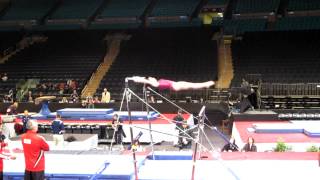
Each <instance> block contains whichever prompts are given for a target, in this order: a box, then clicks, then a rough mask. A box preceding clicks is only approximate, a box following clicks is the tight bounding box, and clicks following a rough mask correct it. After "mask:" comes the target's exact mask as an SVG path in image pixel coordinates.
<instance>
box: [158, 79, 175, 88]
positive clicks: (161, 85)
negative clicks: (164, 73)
mask: <svg viewBox="0 0 320 180" xmlns="http://www.w3.org/2000/svg"><path fill="white" fill-rule="evenodd" d="M158 83H159V87H158V88H159V89H160V90H164V89H171V90H173V87H172V84H173V81H170V80H167V79H159V81H158Z"/></svg>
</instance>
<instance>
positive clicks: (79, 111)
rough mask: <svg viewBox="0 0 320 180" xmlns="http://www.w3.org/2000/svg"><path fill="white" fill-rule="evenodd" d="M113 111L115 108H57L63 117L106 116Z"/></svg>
mask: <svg viewBox="0 0 320 180" xmlns="http://www.w3.org/2000/svg"><path fill="white" fill-rule="evenodd" d="M110 113H113V109H86V108H64V109H59V110H57V114H59V115H61V116H62V117H63V116H65V117H68V116H83V117H87V116H104V115H107V114H110Z"/></svg>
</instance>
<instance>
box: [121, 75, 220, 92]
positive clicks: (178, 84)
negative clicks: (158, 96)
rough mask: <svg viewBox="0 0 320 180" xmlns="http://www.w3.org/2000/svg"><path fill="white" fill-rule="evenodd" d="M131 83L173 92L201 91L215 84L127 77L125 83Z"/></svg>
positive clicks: (211, 82) (210, 82)
mask: <svg viewBox="0 0 320 180" xmlns="http://www.w3.org/2000/svg"><path fill="white" fill-rule="evenodd" d="M128 81H133V82H135V83H141V84H149V85H151V86H153V87H156V88H159V89H161V90H163V89H170V90H173V91H181V90H189V89H203V88H209V87H210V86H213V85H214V84H215V83H214V81H207V82H200V83H194V82H186V81H171V80H167V79H159V80H157V79H156V78H154V77H147V78H146V77H141V76H133V77H127V78H126V82H128Z"/></svg>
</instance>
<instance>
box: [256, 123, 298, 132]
mask: <svg viewBox="0 0 320 180" xmlns="http://www.w3.org/2000/svg"><path fill="white" fill-rule="evenodd" d="M253 128H254V129H255V132H256V133H303V130H304V129H303V127H301V126H298V125H294V124H289V123H288V124H278V123H277V124H257V125H254V127H253Z"/></svg>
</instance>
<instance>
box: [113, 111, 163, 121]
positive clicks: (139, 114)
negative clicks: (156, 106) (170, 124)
mask: <svg viewBox="0 0 320 180" xmlns="http://www.w3.org/2000/svg"><path fill="white" fill-rule="evenodd" d="M114 113H116V114H118V115H119V116H120V118H121V119H123V120H129V114H128V111H115V112H114ZM114 113H112V114H108V115H107V119H112V117H113V115H114ZM158 117H159V114H158V113H156V112H155V111H150V112H149V114H147V112H146V111H131V119H132V120H147V119H148V118H149V119H150V120H154V119H157V118H158Z"/></svg>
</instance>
